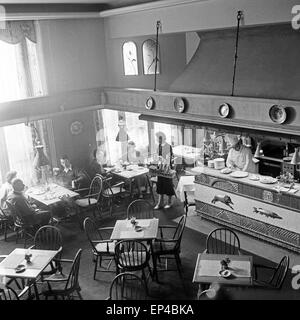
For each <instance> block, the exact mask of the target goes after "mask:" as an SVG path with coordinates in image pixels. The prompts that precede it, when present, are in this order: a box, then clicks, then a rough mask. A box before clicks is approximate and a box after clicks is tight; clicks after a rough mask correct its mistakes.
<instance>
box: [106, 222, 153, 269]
mask: <svg viewBox="0 0 300 320" xmlns="http://www.w3.org/2000/svg"><path fill="white" fill-rule="evenodd" d="M136 221H137V225H138V226H140V227H142V230H141V231H138V232H137V231H135V229H134V227H133V225H132V224H131V222H130V220H129V219H125V220H117V221H116V224H115V226H114V229H113V232H112V234H111V237H110V239H111V240H116V241H120V240H140V241H146V242H147V243H148V244H149V246H150V252H151V256H152V263H153V268H154V270H153V274H154V275H155V274H156V272H157V268H156V264H155V261H154V258H153V245H152V242H153V241H154V240H155V239H156V238H157V234H158V223H159V220H158V219H157V218H153V219H136Z"/></svg>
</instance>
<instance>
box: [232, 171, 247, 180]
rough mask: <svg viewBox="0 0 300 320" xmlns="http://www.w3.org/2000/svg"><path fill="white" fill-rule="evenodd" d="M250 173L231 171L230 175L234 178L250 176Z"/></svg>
mask: <svg viewBox="0 0 300 320" xmlns="http://www.w3.org/2000/svg"><path fill="white" fill-rule="evenodd" d="M248 175H249V173H248V172H245V171H233V172H232V173H230V176H231V177H234V178H245V177H248Z"/></svg>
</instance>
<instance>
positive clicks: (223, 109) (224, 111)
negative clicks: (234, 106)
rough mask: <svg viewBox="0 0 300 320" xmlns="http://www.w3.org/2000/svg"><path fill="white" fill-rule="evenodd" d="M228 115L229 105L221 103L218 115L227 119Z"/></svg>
mask: <svg viewBox="0 0 300 320" xmlns="http://www.w3.org/2000/svg"><path fill="white" fill-rule="evenodd" d="M229 113H230V105H229V104H228V103H222V104H221V105H220V106H219V115H220V116H221V117H222V118H227V117H228V116H229Z"/></svg>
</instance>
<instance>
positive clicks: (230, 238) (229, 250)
mask: <svg viewBox="0 0 300 320" xmlns="http://www.w3.org/2000/svg"><path fill="white" fill-rule="evenodd" d="M204 252H205V253H216V254H238V255H239V254H241V252H240V240H239V238H238V236H237V234H236V233H235V232H234V231H232V230H230V229H227V228H217V229H215V230H213V231H211V233H210V234H209V235H208V236H207V239H206V249H205V251H204Z"/></svg>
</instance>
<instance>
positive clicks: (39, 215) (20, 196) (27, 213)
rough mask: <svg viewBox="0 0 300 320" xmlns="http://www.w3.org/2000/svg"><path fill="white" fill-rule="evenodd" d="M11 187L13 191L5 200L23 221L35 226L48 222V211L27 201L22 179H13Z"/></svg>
mask: <svg viewBox="0 0 300 320" xmlns="http://www.w3.org/2000/svg"><path fill="white" fill-rule="evenodd" d="M12 187H13V192H12V193H11V194H10V195H9V196H8V199H7V201H8V202H9V203H11V204H12V205H13V206H14V207H15V208H16V211H17V212H18V214H19V215H20V216H21V217H22V219H23V220H24V222H25V223H28V224H30V225H33V226H36V227H40V226H43V225H46V224H49V221H50V218H51V217H50V212H49V211H46V210H40V209H38V208H36V207H35V206H34V205H31V204H30V203H29V201H28V200H27V198H26V197H25V196H24V193H23V192H24V189H25V185H24V183H23V181H22V180H21V179H19V178H15V179H13V181H12Z"/></svg>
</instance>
